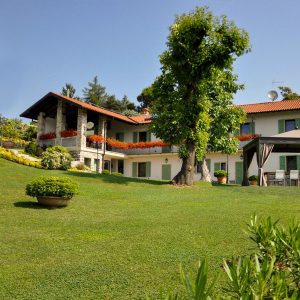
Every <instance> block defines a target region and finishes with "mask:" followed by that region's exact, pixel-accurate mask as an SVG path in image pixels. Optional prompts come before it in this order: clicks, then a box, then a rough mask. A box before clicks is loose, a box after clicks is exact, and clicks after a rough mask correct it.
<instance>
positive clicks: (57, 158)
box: [41, 146, 73, 170]
mask: <svg viewBox="0 0 300 300" xmlns="http://www.w3.org/2000/svg"><path fill="white" fill-rule="evenodd" d="M72 159H73V158H72V156H71V154H70V153H69V151H68V149H66V148H65V147H63V146H54V147H49V148H47V149H46V151H45V152H44V153H43V154H42V161H41V163H42V166H44V167H45V168H46V169H60V170H67V169H69V168H70V167H71V162H72Z"/></svg>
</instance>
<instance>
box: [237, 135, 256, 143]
mask: <svg viewBox="0 0 300 300" xmlns="http://www.w3.org/2000/svg"><path fill="white" fill-rule="evenodd" d="M258 136H260V134H241V135H237V136H235V137H236V138H237V139H239V140H240V141H241V142H243V141H249V140H252V139H255V138H256V137H258Z"/></svg>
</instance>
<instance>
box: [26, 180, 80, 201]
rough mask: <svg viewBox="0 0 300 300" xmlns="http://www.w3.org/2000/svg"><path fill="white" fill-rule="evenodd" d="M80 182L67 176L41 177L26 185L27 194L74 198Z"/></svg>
mask: <svg viewBox="0 0 300 300" xmlns="http://www.w3.org/2000/svg"><path fill="white" fill-rule="evenodd" d="M78 187H79V186H78V184H77V183H76V182H74V181H73V180H71V179H70V178H67V177H50V176H49V177H39V178H37V179H35V180H33V181H32V182H30V183H28V184H27V185H26V195H28V196H32V197H38V196H52V197H64V198H72V197H73V196H74V195H75V194H77V193H78Z"/></svg>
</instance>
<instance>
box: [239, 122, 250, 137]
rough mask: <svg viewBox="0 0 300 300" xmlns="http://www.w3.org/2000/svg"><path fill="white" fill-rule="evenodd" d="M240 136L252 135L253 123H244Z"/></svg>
mask: <svg viewBox="0 0 300 300" xmlns="http://www.w3.org/2000/svg"><path fill="white" fill-rule="evenodd" d="M240 134H241V135H243V134H251V123H244V124H242V125H241V130H240Z"/></svg>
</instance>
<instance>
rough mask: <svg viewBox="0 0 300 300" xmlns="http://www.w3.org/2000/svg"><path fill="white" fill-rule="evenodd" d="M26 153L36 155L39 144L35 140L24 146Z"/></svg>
mask: <svg viewBox="0 0 300 300" xmlns="http://www.w3.org/2000/svg"><path fill="white" fill-rule="evenodd" d="M24 150H25V153H27V154H29V155H32V156H36V152H37V145H36V143H35V142H30V143H29V144H27V145H26V146H25V148H24Z"/></svg>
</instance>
